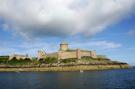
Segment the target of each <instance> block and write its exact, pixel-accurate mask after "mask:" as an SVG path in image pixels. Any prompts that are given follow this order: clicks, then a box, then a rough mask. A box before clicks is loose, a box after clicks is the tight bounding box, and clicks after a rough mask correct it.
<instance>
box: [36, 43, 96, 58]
mask: <svg viewBox="0 0 135 89" xmlns="http://www.w3.org/2000/svg"><path fill="white" fill-rule="evenodd" d="M45 57H55V58H58V59H68V58H76V59H81V58H82V57H92V58H97V55H96V51H95V50H94V51H88V50H81V49H75V50H73V49H70V48H69V46H68V43H66V42H62V43H61V44H60V49H59V51H58V52H55V53H50V54H47V53H45V52H44V51H41V50H40V51H38V54H37V58H38V59H42V58H45Z"/></svg>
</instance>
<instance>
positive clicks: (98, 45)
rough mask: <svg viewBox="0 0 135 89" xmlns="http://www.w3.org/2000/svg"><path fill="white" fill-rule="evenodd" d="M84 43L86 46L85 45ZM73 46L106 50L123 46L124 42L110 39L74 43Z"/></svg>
mask: <svg viewBox="0 0 135 89" xmlns="http://www.w3.org/2000/svg"><path fill="white" fill-rule="evenodd" d="M83 45H84V46H83ZM72 47H73V48H76V47H79V48H82V47H83V48H86V49H88V48H89V49H91V48H94V49H97V50H104V49H116V48H120V47H122V44H120V43H115V42H110V41H91V42H84V43H72Z"/></svg>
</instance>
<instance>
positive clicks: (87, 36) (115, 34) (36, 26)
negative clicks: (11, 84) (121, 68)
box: [0, 0, 135, 65]
mask: <svg viewBox="0 0 135 89" xmlns="http://www.w3.org/2000/svg"><path fill="white" fill-rule="evenodd" d="M63 41H64V42H68V43H69V46H70V48H73V49H76V48H80V49H86V50H96V51H97V54H98V55H106V56H107V57H109V58H111V59H112V60H114V61H115V60H117V61H122V62H127V63H129V64H131V65H135V0H0V55H10V54H13V53H17V54H26V53H27V54H29V55H31V56H36V54H37V51H38V50H40V49H42V50H45V51H46V52H47V53H50V52H56V51H58V50H59V44H60V43H61V42H63Z"/></svg>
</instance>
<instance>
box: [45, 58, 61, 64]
mask: <svg viewBox="0 0 135 89" xmlns="http://www.w3.org/2000/svg"><path fill="white" fill-rule="evenodd" d="M44 62H45V63H47V64H49V63H57V62H58V61H57V58H55V57H46V58H45V59H44Z"/></svg>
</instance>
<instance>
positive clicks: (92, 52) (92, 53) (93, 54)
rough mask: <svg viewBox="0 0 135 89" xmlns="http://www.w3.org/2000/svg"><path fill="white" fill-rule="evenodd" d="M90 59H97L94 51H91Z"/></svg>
mask: <svg viewBox="0 0 135 89" xmlns="http://www.w3.org/2000/svg"><path fill="white" fill-rule="evenodd" d="M91 57H92V58H97V55H96V51H95V50H94V51H91Z"/></svg>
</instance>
